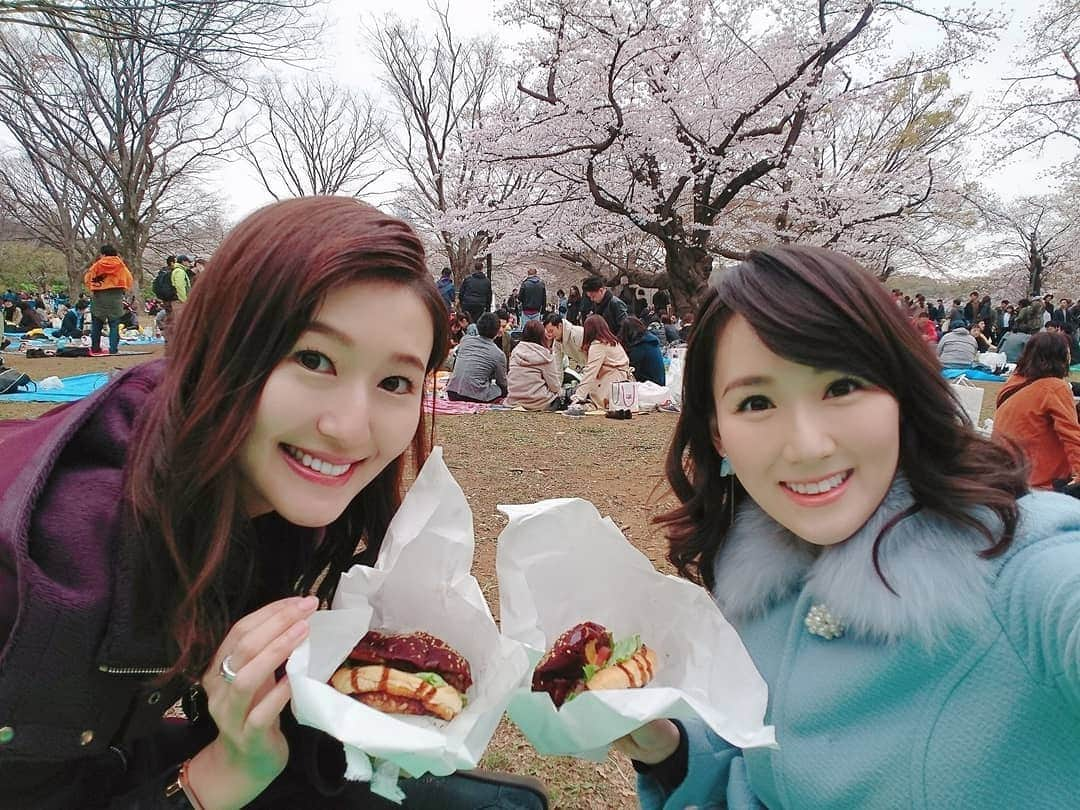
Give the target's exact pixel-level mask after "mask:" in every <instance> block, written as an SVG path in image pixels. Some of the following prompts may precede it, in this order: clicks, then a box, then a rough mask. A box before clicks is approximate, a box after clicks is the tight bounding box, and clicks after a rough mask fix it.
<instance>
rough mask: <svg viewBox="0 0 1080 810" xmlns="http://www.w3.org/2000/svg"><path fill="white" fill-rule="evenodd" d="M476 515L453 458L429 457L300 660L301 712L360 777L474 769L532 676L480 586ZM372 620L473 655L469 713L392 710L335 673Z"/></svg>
mask: <svg viewBox="0 0 1080 810" xmlns="http://www.w3.org/2000/svg"><path fill="white" fill-rule="evenodd" d="M472 559H473V526H472V512H471V511H470V510H469V504H468V502H467V501H466V500H465V496H464V494H462V492H461V488H460V487H459V486H458V485H457V482H455V481H454V479H453V477H452V476H451V475H450V471H449V470H448V469H447V468H446V465H445V464H444V463H443V460H442V450H441V448H436V449H435V450H434V451H433V452H432V454H431V456H430V457H429V458H428V460H427V463H426V464H425V465H424V468H423V469H422V470H421V471H420V475H419V476H418V477H417V479H416V481H415V482H414V483H413V485H412V487H411V488H410V490H409V492H408V494H407V495H406V497H405V500H404V502H403V503H402V505H401V508H400V509H399V510H398V512H397V514H396V515H395V516H394V519H393V521H392V522H391V524H390V528H389V530H388V531H387V534H386V538H385V540H384V541H383V546H382V550H381V552H380V554H379V559H378V561H377V563H376V564H375V567H374V568H370V567H366V566H359V565H358V566H354V567H353V568H352V569H351V570H350V571H348V572H347V573H346V574H344V575H343V576H342V578H341V584H340V585H339V586H338V590H337V594H336V596H335V597H334V604H333V609H332V610H328V611H321V612H319V613H316V614H315V615H314V616H313V617H312V619H311V632H310V634H309V636H308V638H307V640H306V641H305V642H304V643H303V644H302V645H300V647H299V648H297V650H296V651H295V652H294V653H293V655H292V656H291V657H290V658H289V661H288V664H287V665H286V671H287V672H288V674H289V679H290V681H291V682H292V710H293V713H294V714H295V715H296V719H297V720H299V721H300V722H301V723H304V724H306V725H309V726H314V727H315V728H318V729H322V730H323V731H325V732H327V733H329V734H331V735H333V736H334V737H336V738H337V739H339V740H341V741H342V742H343V743H345V754H346V761H347V765H348V768H347V775H348V776H349V778H353V779H361V780H363V781H369V780H372V778H373V777H374V781H373V783H372V784H373V789H378V791H379V792H380V793H381V794H382V795H392V794H393V792H394V790H393V786H394V782H395V781H396V780H395V779H394V776H395V775H396V773H395V772H396V768H395V767H392V766H390V765H386V764H383V765H379V766H378V769H377V770H376V769H375V768H373V767H372V764H371V762H370V759H369V757H376V758H378V759H380V760H384V761H386V762H387V763H392V764H393V765H394V766H398V767H400V769H401V770H402V771H403V772H405V774H408V775H412V776H420V775H422V774H425V773H429V772H430V773H433V774H436V775H439V776H443V775H446V774H449V773H452V772H453V771H455V770H458V769H460V768H474V767H476V765H477V763H478V762H479V760H480V756H481V755H482V754H483V752H484V749H485V748H486V747H487V744H488V741H489V740H490V739H491V735H492V734H493V733H494V731H495V727H496V725H498V723H499V719H500V718H501V717H502V714H503V712H504V711H505V709H506V705H507V702H508V701H509V699H510V696H511V694H512V693H513V691H514V690H515V689H517V688H518V687H520V686H521V684H522V683H523V682H524V680H525V679H526V678H527V677H528V675H529V671H530V669H529V661H528V656H527V655H526V651H525V649H524V648H523V646H522V645H521V644H520V643H518V642H516V641H512V640H510V639H508V638H506V637H504V636H501V635H500V634H499V630H498V628H497V627H496V625H495V621H494V620H493V619H492V616H491V611H490V609H489V608H488V606H487V602H486V601H485V600H484V596H483V594H482V593H481V591H480V586H479V584H478V583H477V582H476V580H475V579H474V578H473V577H472V575H471V574H470V573H469V571H470V569H471V567H472ZM369 628H376V629H387V630H390V631H409V630H425V631H427V632H429V633H431V634H433V635H435V636H438V637H439V638H441V639H443V640H444V641H446V642H447V643H448V644H450V645H451V646H452V647H454V648H455V649H456V650H457V651H458V652H460V653H461V654H462V655H463V656H465V658H466V659H467V660H468V662H469V665H470V666H471V668H472V674H473V686H472V688H471V689H470V690H469V692H468V693H467V698H468V704H467V705H466V707H465V710H464V711H463V712H462V713H461V714H460V715H458V716H457V717H455V718H454V719H453V720H452V721H451V722H449V723H446V722H443V721H441V720H438V719H435V718H426V717H410V716H406V715H392V714H384V713H382V712H379V711H376V710H374V709H371V708H369V707H367V706H365V705H363V704H362V703H359V702H357V701H356V700H353V699H352V698H350V697H348V696H346V695H343V694H341V693H340V692H338V691H337V690H336V689H334V688H333V687H331V686H329V685H328V684H327V683H326V682H327V681H328V680H329V679H330V676H331V675H332V674H333V672H334V670H335V669H337V667H338V666H339V665H340V664H341V662H342V661H344V660H345V657H346V656H347V655H348V653H349V651H350V650H351V649H352V648H353V647H354V646H355V645H356V642H357V641H359V640H360V638H361V637H363V635H364V633H366V632H367V631H368V629H369Z"/></svg>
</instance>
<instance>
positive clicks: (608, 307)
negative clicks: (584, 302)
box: [590, 290, 627, 335]
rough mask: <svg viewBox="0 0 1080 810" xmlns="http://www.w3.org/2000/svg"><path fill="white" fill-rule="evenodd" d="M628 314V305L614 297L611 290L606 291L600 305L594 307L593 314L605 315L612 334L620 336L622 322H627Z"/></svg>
mask: <svg viewBox="0 0 1080 810" xmlns="http://www.w3.org/2000/svg"><path fill="white" fill-rule="evenodd" d="M590 303H591V302H590ZM626 312H627V310H626V304H625V303H624V302H623V300H622V299H621V298H616V297H615V296H614V295H612V294H611V290H605V291H604V297H603V298H601V299H600V303H599V304H595V305H594V306H593V314H596V315H603V316H604V320H605V321H607V324H608V326H609V327H610V328H611V331H612V333H614V334H616V335H618V334H619V328H620V327H621V326H622V322H623V321H625V320H626Z"/></svg>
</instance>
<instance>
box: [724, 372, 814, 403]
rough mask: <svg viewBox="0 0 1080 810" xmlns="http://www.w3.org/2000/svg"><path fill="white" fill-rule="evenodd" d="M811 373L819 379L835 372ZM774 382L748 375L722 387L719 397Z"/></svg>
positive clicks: (760, 376)
mask: <svg viewBox="0 0 1080 810" xmlns="http://www.w3.org/2000/svg"><path fill="white" fill-rule="evenodd" d="M813 373H814V374H816V375H817V376H819V377H820V376H821V375H823V374H832V373H835V372H832V371H830V370H829V369H827V368H815V369H813ZM774 382H776V380H774V379H773V378H772V377H768V376H766V375H763V374H748V375H746V376H745V377H737V378H736V379H734V380H732V381H731V382H729V383H728V384H727V385H726V386H725V387H724V390H723V393H721V394H720V397H721V399H722V398H723V397H725V396H726V395H727V393H728V392H729V391H731V390H732V389H735V388H752V387H754V386H757V385H770V384H772V383H774Z"/></svg>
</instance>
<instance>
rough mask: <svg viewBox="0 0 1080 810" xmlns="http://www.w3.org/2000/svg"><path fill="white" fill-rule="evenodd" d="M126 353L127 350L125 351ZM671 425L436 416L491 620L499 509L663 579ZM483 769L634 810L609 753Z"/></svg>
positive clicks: (517, 760) (515, 747)
mask: <svg viewBox="0 0 1080 810" xmlns="http://www.w3.org/2000/svg"><path fill="white" fill-rule="evenodd" d="M129 351H130V349H129ZM160 353H161V352H160V349H158V350H157V351H155V352H154V353H153V354H152V355H149V356H146V355H136V356H128V357H125V356H124V355H120V356H118V357H102V358H85V359H84V358H79V359H49V358H46V359H38V360H27V359H25V358H23V357H21V356H19V355H15V354H9V355H8V356H7V362H8V364H9V365H12V366H14V367H15V368H18V369H20V370H22V371H25V372H26V373H28V374H30V375H31V377H33V378H34V379H42V378H44V377H47V376H49V375H52V374H55V375H57V376H61V377H63V376H70V375H73V374H83V373H87V372H90V371H109V372H113V371H116V370H119V369H123V368H127V367H128V366H130V365H132V364H135V363H139V362H143V361H146V360H149V359H152V358H153V357H155V356H159V355H160ZM984 387H985V388H986V389H987V391H986V394H985V396H984V401H983V413H982V418H986V417H987V416H992V413H993V401H994V396H995V395H996V393H997V389H998V388H999V387H1000V384H994V383H989V384H985V386H984ZM48 408H49V406H48V405H42V404H38V403H25V404H24V403H0V419H12V418H26V417H31V416H36V415H38V414H40V413H43V412H44V411H46V410H48ZM675 420H676V417H675V416H673V415H670V414H662V413H655V414H645V415H639V416H636V417H635V418H633V419H631V420H629V421H614V420H609V419H603V418H596V417H586V418H582V419H574V418H571V417H567V416H563V415H561V414H546V413H544V414H524V413H515V412H496V413H488V414H483V415H476V416H440V417H438V419H437V422H436V436H437V443H438V444H441V445H443V447H444V448H445V459H446V463H447V465H448V466H449V467H450V469H451V471H452V472H453V473H454V476H455V477H456V478H457V480H458V482H459V483H460V485H461V487H462V489H463V490H464V491H465V494H466V495H467V496H468V499H469V502H470V504H471V505H472V509H473V516H474V525H475V530H476V556H475V562H474V574H475V576H476V578H477V580H478V581H479V582H480V585H481V588H482V589H483V591H484V593H485V595H486V596H487V599H488V601H489V603H490V604H491V609H492V613H494V614H495V615H496V616H498V594H497V591H496V586H495V541H496V538H497V537H498V535H499V532H500V531H501V530H502V528H503V527H504V526H505V525H506V519H505V517H503V515H502V514H501V513H499V512H497V511H496V505H498V504H502V503H528V502H532V501H536V500H540V499H543V498H554V497H566V496H575V497H581V498H586V499H588V500H590V501H592V502H593V503H594V504H595V505H596V506H597V508H598V509H599V510H600V512H601V514H603V515H610V516H611V517H612V518H613V519H614V520H615V521H616V523H618V525H619V526H620V527H621V528H622V530H623V532H624V534H626V536H627V538H628V539H629V540H630V541H631V542H632V543H634V545H635V546H637V547H638V548H639V549H641V551H642V552H643V553H645V554H646V555H647V556H648V557H649V559H651V560H652V561H653V562H654V564H655V565H656V566H657V567H658V568H659V569H660V570H663V571H665V572H670V570H671V567H670V566H669V565H668V564H667V562H666V561H665V560H664V553H665V543H664V540H663V537H662V536H661V535H660V533H659V532H658V531H657V529H656V528H655V527H653V526H651V525H650V519H651V518H652V516H654V515H655V514H657V513H658V512H659V511H661V510H662V508H663V504H664V502H665V496H664V493H663V488H662V486H661V482H662V481H663V478H662V473H661V470H662V468H663V458H664V453H665V450H666V447H667V443H668V440H669V438H670V435H671V431H672V430H673V428H674V426H675ZM482 765H483V766H484V767H487V768H492V769H496V770H503V771H510V772H513V773H519V774H529V775H532V776H536V777H538V778H540V779H541V780H542V781H543V782H544V783H545V784H546V785H547V786H548V790H549V792H550V794H551V798H552V804H553V806H554V807H556V808H568V809H569V808H581V810H623V809H624V808H627V809H628V808H633V807H637V801H636V793H635V790H634V771H633V768H632V767H631V765H630V762H629V760H627V759H625V758H624V757H622V756H619V755H614V754H612V755H609V756H608V758H607V759H606V760H604V761H603V762H599V763H594V762H584V761H580V760H574V759H570V758H555V757H548V758H544V757H540V756H538V755H537V754H536V753H535V751H533V749H532V748H531V746H530V745H529V743H528V742H527V741H526V740H525V738H524V737H523V736H522V735H521V734H520V733H519V732H518V731H517V730H516V729H515V728H514V727H513V726H512V725H511V724H510V723H509V722H508V721H505V720H504V721H503V723H502V724H501V725H500V726H499V729H498V731H497V732H496V735H495V738H494V739H493V741H492V743H491V745H490V747H489V748H488V751H487V754H486V755H485V757H484V760H483V762H482Z"/></svg>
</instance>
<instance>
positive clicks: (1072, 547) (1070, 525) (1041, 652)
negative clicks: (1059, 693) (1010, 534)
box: [992, 492, 1080, 705]
mask: <svg viewBox="0 0 1080 810" xmlns="http://www.w3.org/2000/svg"><path fill="white" fill-rule="evenodd" d="M1019 504H1020V512H1021V515H1020V523H1019V526H1018V529H1017V535H1016V539H1015V540H1014V542H1013V543H1012V545H1011V546H1010V547H1009V549H1008V551H1007V552H1006V553H1005V554H1003V555H1002V556H1001V557H1000V558H997V572H996V577H995V581H994V588H993V592H992V604H993V609H994V614H995V616H996V617H997V621H998V622H999V623H1000V625H1001V627H1002V629H1003V630H1004V632H1005V634H1006V635H1007V636H1008V638H1009V640H1010V643H1011V644H1012V647H1013V649H1015V650H1016V652H1017V654H1018V655H1019V656H1021V657H1022V658H1023V660H1024V662H1025V665H1026V666H1027V667H1028V669H1029V670H1030V671H1031V672H1032V674H1033V675H1035V676H1036V677H1037V678H1039V679H1040V680H1045V681H1047V682H1053V683H1054V684H1056V685H1058V686H1062V687H1066V688H1067V689H1068V690H1070V691H1071V692H1072V693H1074V694H1075V695H1076V699H1077V700H1080V657H1078V656H1077V655H1076V650H1077V644H1078V643H1080V501H1077V500H1076V499H1075V498H1071V497H1069V496H1067V495H1061V494H1058V493H1053V492H1037V493H1031V494H1030V495H1026V496H1024V497H1023V498H1021V499H1020V501H1019ZM1077 705H1080V704H1077Z"/></svg>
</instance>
